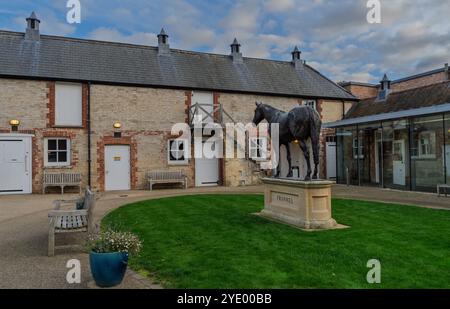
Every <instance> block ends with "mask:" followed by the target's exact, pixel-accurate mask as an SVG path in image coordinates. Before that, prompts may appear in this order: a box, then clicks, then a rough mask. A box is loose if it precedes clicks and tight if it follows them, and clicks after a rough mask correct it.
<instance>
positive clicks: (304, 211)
mask: <svg viewBox="0 0 450 309" xmlns="http://www.w3.org/2000/svg"><path fill="white" fill-rule="evenodd" d="M262 181H263V183H264V186H265V193H264V210H263V211H262V212H261V213H260V215H261V216H263V217H267V218H269V219H273V220H276V221H280V222H283V223H286V224H290V225H295V226H297V227H299V228H302V229H307V230H309V229H311V230H315V229H332V228H336V226H337V223H336V221H335V220H334V219H333V218H332V214H331V185H332V184H334V182H332V181H327V180H316V181H300V180H292V179H277V178H263V179H262Z"/></svg>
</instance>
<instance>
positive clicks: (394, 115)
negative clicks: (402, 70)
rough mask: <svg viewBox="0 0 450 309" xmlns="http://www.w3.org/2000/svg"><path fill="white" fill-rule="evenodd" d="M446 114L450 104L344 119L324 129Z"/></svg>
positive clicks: (329, 123) (331, 123)
mask: <svg viewBox="0 0 450 309" xmlns="http://www.w3.org/2000/svg"><path fill="white" fill-rule="evenodd" d="M445 112H450V102H448V103H444V104H439V105H433V106H428V107H420V108H413V109H407V110H402V111H397V112H390V113H383V114H375V115H369V116H363V117H357V118H348V119H343V120H340V121H336V122H328V123H324V124H323V127H325V128H337V127H343V126H348V125H356V124H361V123H370V122H376V121H384V120H391V119H398V118H408V117H415V116H423V115H430V114H438V113H445Z"/></svg>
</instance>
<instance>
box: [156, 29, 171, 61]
mask: <svg viewBox="0 0 450 309" xmlns="http://www.w3.org/2000/svg"><path fill="white" fill-rule="evenodd" d="M169 53H170V46H169V36H168V35H167V34H166V32H165V31H164V28H162V29H161V32H160V33H159V34H158V55H159V56H161V55H168V54H169Z"/></svg>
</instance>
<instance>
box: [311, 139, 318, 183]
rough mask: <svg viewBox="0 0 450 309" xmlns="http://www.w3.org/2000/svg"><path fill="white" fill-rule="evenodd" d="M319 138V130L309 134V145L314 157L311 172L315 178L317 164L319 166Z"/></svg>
mask: <svg viewBox="0 0 450 309" xmlns="http://www.w3.org/2000/svg"><path fill="white" fill-rule="evenodd" d="M319 139H320V131H319V132H314V133H313V134H312V135H311V145H312V151H313V158H314V173H313V177H312V178H313V179H317V178H318V177H317V174H318V172H319V171H318V166H319V148H320V145H319Z"/></svg>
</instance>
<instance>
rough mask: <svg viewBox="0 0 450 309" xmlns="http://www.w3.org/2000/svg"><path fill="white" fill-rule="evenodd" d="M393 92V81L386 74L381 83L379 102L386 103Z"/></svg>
mask: <svg viewBox="0 0 450 309" xmlns="http://www.w3.org/2000/svg"><path fill="white" fill-rule="evenodd" d="M390 92H391V80H390V79H389V78H388V77H387V75H386V74H384V76H383V79H382V80H381V81H380V89H379V90H378V96H377V101H386V100H387V97H388V95H389V93H390Z"/></svg>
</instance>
